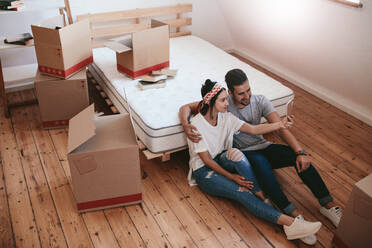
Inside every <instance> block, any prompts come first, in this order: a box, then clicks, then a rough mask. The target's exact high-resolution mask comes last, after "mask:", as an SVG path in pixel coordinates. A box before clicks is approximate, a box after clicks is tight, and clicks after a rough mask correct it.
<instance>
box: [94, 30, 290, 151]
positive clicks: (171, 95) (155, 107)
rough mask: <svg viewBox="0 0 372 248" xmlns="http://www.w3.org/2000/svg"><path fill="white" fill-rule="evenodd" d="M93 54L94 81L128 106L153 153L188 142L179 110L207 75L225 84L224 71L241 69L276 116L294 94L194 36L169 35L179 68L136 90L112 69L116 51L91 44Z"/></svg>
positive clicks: (173, 63) (196, 95)
mask: <svg viewBox="0 0 372 248" xmlns="http://www.w3.org/2000/svg"><path fill="white" fill-rule="evenodd" d="M93 56H94V64H92V65H91V66H90V71H91V72H92V74H93V75H94V76H95V77H99V78H100V79H101V80H98V82H99V83H100V85H101V86H102V88H103V89H104V91H105V92H106V94H107V95H108V96H109V97H110V99H111V100H112V102H113V103H114V105H115V106H116V107H117V108H118V110H119V111H120V112H130V114H131V116H132V120H133V126H134V129H135V132H136V135H137V137H138V138H139V139H140V140H141V141H142V142H143V143H144V144H145V146H146V147H147V149H148V150H150V151H151V152H153V153H162V152H166V151H171V150H175V149H179V148H182V147H186V146H187V142H186V136H185V134H184V132H183V129H182V126H181V124H180V121H179V118H178V110H179V108H180V107H181V106H182V105H184V104H187V103H190V102H194V101H200V100H201V94H200V88H201V85H202V84H203V83H204V81H205V80H206V79H208V78H209V79H211V80H212V81H217V82H219V83H221V84H222V85H223V86H224V87H226V83H225V82H224V77H225V74H226V72H227V71H229V70H231V69H234V68H240V69H242V70H243V71H244V72H245V73H246V74H247V76H248V79H249V82H250V86H251V89H252V91H253V93H254V94H263V95H265V96H266V97H267V98H268V99H269V100H270V101H271V102H272V103H273V106H274V107H275V109H276V111H277V112H278V113H279V115H281V116H284V115H285V114H286V103H287V102H288V101H289V100H290V99H292V98H293V91H292V90H291V89H289V88H287V87H285V86H284V85H282V84H281V83H279V82H278V81H276V80H274V79H273V78H271V77H269V76H267V75H265V74H264V73H262V72H260V71H258V70H256V69H254V68H253V67H251V66H249V65H248V64H246V63H244V62H242V61H240V60H239V59H237V58H235V57H233V56H232V55H230V54H228V53H226V52H225V51H223V50H221V49H219V48H217V47H215V46H214V45H212V44H211V43H209V42H207V41H205V40H203V39H200V38H198V37H196V36H183V37H177V38H172V39H170V68H171V69H178V73H177V76H176V77H174V78H171V79H168V80H167V85H166V87H164V88H158V89H148V90H144V91H142V90H140V89H139V88H138V86H137V83H138V81H139V79H135V80H133V79H131V78H129V77H127V76H125V75H124V74H122V73H120V72H118V71H117V69H116V55H115V52H114V51H112V50H110V49H109V48H106V47H103V48H96V49H94V50H93Z"/></svg>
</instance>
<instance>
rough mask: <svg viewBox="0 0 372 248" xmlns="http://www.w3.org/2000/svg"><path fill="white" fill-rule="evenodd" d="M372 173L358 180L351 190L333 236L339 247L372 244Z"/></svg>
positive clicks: (367, 245)
mask: <svg viewBox="0 0 372 248" xmlns="http://www.w3.org/2000/svg"><path fill="white" fill-rule="evenodd" d="M371 230H372V174H370V175H369V176H367V177H365V178H363V179H362V180H360V181H359V182H357V183H356V184H355V186H354V188H353V190H352V191H351V195H350V198H349V201H348V202H347V204H346V207H345V210H344V211H343V214H342V218H341V221H340V224H339V226H338V228H337V230H336V233H335V236H334V238H333V244H334V245H335V246H336V247H338V248H357V247H358V248H359V247H360V248H363V247H366V248H367V247H371V245H372V235H371V233H372V231H371Z"/></svg>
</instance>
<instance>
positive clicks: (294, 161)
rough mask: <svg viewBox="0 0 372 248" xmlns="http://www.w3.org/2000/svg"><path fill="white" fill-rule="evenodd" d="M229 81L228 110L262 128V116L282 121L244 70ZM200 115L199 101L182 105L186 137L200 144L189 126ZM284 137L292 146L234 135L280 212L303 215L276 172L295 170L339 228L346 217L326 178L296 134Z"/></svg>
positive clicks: (228, 77)
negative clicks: (255, 92) (254, 91)
mask: <svg viewBox="0 0 372 248" xmlns="http://www.w3.org/2000/svg"><path fill="white" fill-rule="evenodd" d="M225 81H226V83H227V87H228V88H229V106H228V111H230V112H231V113H233V114H234V115H235V116H237V117H238V118H239V119H241V120H243V121H246V122H248V123H250V124H253V125H258V124H259V123H260V122H261V117H265V118H266V120H267V121H268V122H270V123H273V122H279V121H280V116H279V115H278V113H277V112H276V111H275V110H274V108H273V106H272V104H271V102H270V101H269V100H268V99H267V98H266V97H265V96H263V95H252V92H251V89H250V85H249V81H248V78H247V76H246V75H245V73H244V72H243V71H242V70H240V69H233V70H230V71H229V72H227V74H226V76H225ZM197 112H198V103H197V102H195V103H191V104H187V105H184V106H182V107H181V108H180V113H179V116H180V120H181V124H182V126H183V128H184V130H185V133H186V135H187V136H188V138H189V139H190V140H192V141H193V142H195V143H197V142H199V140H200V139H201V136H200V135H199V134H198V132H197V130H196V128H195V127H194V126H192V125H191V124H190V123H189V117H190V115H191V114H192V113H197ZM280 134H281V137H282V138H283V139H284V140H285V141H286V142H287V144H288V146H286V145H280V144H273V143H271V142H268V141H266V140H265V139H264V138H263V136H262V135H251V134H245V133H237V134H235V135H234V147H236V148H239V149H240V150H241V151H243V153H244V154H245V155H246V157H247V158H248V160H249V162H250V163H251V164H252V167H253V170H254V172H255V174H256V177H257V179H258V182H259V184H260V186H261V187H262V189H263V191H264V192H265V194H266V195H267V196H268V197H269V198H270V199H271V200H272V201H273V202H274V203H275V205H277V207H278V208H279V209H280V210H282V211H283V212H284V213H286V214H288V215H291V216H294V217H295V216H298V215H299V212H298V210H297V209H296V207H295V205H294V204H293V203H291V202H289V200H288V198H287V197H286V196H285V195H284V193H283V191H282V190H281V188H280V185H279V184H278V182H277V181H276V179H275V176H274V174H273V171H272V169H279V168H283V167H288V166H293V167H295V169H296V171H297V174H298V175H299V177H300V178H301V179H302V181H303V182H304V184H306V185H307V186H308V187H309V189H310V190H311V192H312V193H313V194H314V196H315V197H316V198H317V199H318V201H319V203H320V205H321V206H320V212H321V213H322V214H323V215H325V216H326V217H327V218H328V219H329V220H331V222H332V223H333V224H334V225H335V226H336V227H337V226H338V223H339V221H340V218H341V215H342V212H341V208H340V207H339V206H336V205H335V204H334V202H333V198H332V196H331V195H330V193H329V191H328V189H327V187H326V185H325V184H324V182H323V180H322V178H321V177H320V175H319V173H318V172H317V170H316V169H315V168H314V167H313V166H312V164H311V162H310V159H309V157H308V156H307V153H306V151H305V150H304V149H303V148H302V147H301V146H300V144H299V143H298V141H297V140H296V138H295V137H294V136H293V134H292V133H291V132H290V131H289V130H288V129H285V130H281V131H280Z"/></svg>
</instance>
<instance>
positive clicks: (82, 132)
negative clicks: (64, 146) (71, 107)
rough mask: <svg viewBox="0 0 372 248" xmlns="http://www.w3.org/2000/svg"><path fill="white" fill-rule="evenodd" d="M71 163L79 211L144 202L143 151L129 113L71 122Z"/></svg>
mask: <svg viewBox="0 0 372 248" xmlns="http://www.w3.org/2000/svg"><path fill="white" fill-rule="evenodd" d="M67 158H68V162H69V164H70V170H71V177H72V184H73V189H74V194H75V199H76V202H77V210H78V211H79V212H84V211H92V210H98V209H104V208H110V207H116V206H122V205H129V204H134V203H139V202H141V201H142V193H141V176H140V164H139V149H138V145H137V141H136V136H135V134H134V130H133V127H132V123H131V121H130V118H129V115H128V114H119V115H110V116H102V117H96V118H95V117H94V106H93V105H91V106H89V107H88V108H86V109H85V110H83V111H82V112H80V113H79V114H78V115H76V116H75V117H74V118H72V119H71V120H70V127H69V136H68V155H67Z"/></svg>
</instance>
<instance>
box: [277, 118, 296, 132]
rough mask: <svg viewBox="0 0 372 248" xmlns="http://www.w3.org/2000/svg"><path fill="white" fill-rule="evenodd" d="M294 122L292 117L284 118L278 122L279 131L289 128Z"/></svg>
mask: <svg viewBox="0 0 372 248" xmlns="http://www.w3.org/2000/svg"><path fill="white" fill-rule="evenodd" d="M293 122H294V115H289V116H286V117H284V118H283V119H282V120H281V122H280V124H279V125H280V129H287V128H291V127H292V125H293Z"/></svg>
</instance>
